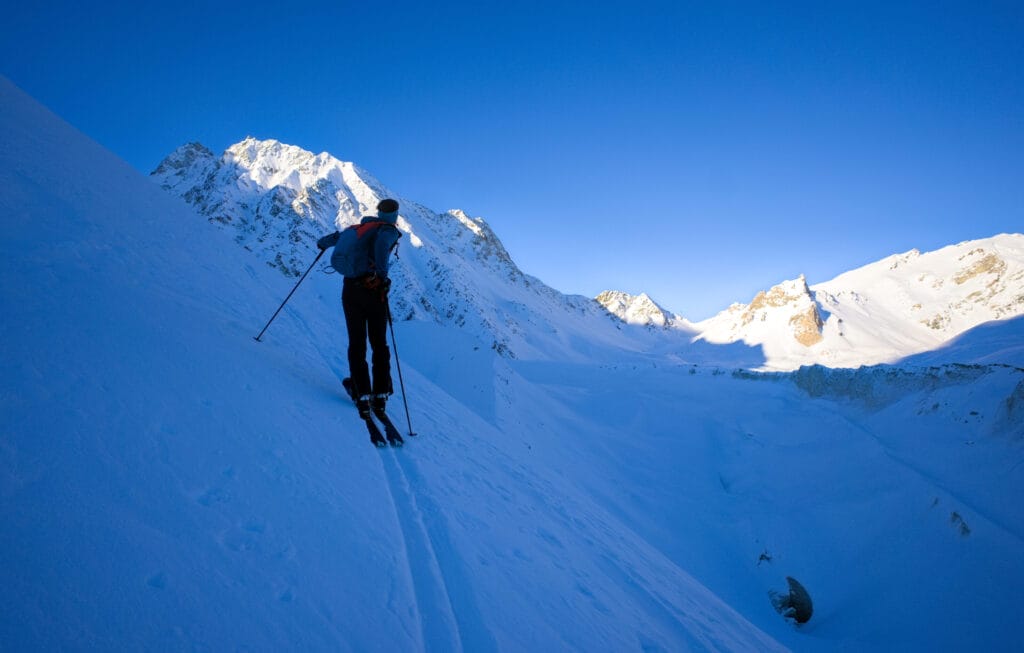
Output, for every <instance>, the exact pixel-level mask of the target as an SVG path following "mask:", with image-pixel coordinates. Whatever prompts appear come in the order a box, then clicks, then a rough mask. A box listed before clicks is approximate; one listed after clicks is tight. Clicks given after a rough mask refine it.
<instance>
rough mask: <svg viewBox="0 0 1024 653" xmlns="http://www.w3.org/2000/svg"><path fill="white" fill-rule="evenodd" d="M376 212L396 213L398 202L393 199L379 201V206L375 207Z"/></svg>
mask: <svg viewBox="0 0 1024 653" xmlns="http://www.w3.org/2000/svg"><path fill="white" fill-rule="evenodd" d="M377 211H378V212H380V213H398V202H396V201H395V200H393V199H386V200H381V201H380V204H378V205H377Z"/></svg>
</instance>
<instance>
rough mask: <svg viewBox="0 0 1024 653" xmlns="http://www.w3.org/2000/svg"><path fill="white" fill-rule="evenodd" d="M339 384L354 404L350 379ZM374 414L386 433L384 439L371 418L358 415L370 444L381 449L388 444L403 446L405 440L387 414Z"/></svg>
mask: <svg viewBox="0 0 1024 653" xmlns="http://www.w3.org/2000/svg"><path fill="white" fill-rule="evenodd" d="M341 384H342V385H343V386H344V387H345V392H346V393H348V396H349V398H350V399H352V401H353V402H355V397H353V396H352V379H349V378H345V379H342V380H341ZM374 414H375V415H377V419H379V420H380V422H381V424H383V425H384V432H385V433H387V438H386V439H385V437H384V435H383V434H382V433H381V432H380V427H378V426H377V424H376V422H374V421H373V417H371V416H370V415H367V416H366V417H363V416H362V415H360V417H362V419H363V421H364V422H366V430H367V431H369V432H370V442H372V443H373V445H374V446H375V447H378V448H383V447H386V446H388V445H389V444H390V445H391V446H392V447H400V446H402V445H403V444H405V440H404V439H402V434H401V433H399V432H398V429H397V428H395V425H394V423H393V422H392V421H391V419H390V418H389V417H388V416H387V414H385V413H384V411H374Z"/></svg>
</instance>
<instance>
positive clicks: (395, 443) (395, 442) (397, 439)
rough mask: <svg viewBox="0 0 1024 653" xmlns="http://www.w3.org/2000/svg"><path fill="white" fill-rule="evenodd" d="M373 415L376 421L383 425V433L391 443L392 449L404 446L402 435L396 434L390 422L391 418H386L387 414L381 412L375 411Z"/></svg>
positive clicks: (395, 429) (396, 431)
mask: <svg viewBox="0 0 1024 653" xmlns="http://www.w3.org/2000/svg"><path fill="white" fill-rule="evenodd" d="M373 414H374V415H376V416H377V419H379V420H380V423H381V424H383V425H384V432H385V433H387V435H388V442H390V443H391V446H392V447H400V446H402V445H403V444H405V440H404V439H402V434H401V433H399V432H398V429H397V428H395V424H394V422H392V421H391V418H390V417H388V414H387V413H385V412H384V411H383V410H375V411H373Z"/></svg>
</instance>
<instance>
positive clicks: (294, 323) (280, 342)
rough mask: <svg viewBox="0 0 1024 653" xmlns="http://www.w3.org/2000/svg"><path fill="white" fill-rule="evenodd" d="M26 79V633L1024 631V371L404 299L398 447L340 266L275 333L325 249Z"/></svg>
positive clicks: (527, 645)
mask: <svg viewBox="0 0 1024 653" xmlns="http://www.w3.org/2000/svg"><path fill="white" fill-rule="evenodd" d="M0 96H2V100H3V101H2V103H0V107H2V109H0V111H2V113H0V118H2V119H0V139H2V142H3V143H4V144H5V146H4V148H2V149H0V193H2V194H0V209H2V211H3V216H4V219H3V232H2V235H3V239H2V244H0V247H2V248H3V250H2V256H0V261H2V263H0V266H2V267H0V271H2V274H0V284H2V285H0V287H2V290H3V297H4V304H5V315H4V320H3V322H2V330H0V338H2V341H3V343H4V346H3V349H2V350H0V363H2V365H3V370H4V373H3V375H2V377H0V378H2V380H3V385H2V392H0V401H2V407H3V413H2V415H3V422H2V432H0V434H2V435H0V524H2V535H3V537H2V538H0V556H2V559H3V560H4V564H3V565H2V566H0V586H2V587H3V588H4V591H3V592H2V594H0V596H2V598H0V615H2V616H0V649H3V650H39V649H97V648H99V649H108V650H109V649H117V650H140V649H149V650H151V649H183V648H189V649H209V650H229V649H254V650H285V649H287V650H395V651H410V650H438V651H441V650H444V651H447V650H466V651H486V650H524V651H525V650H529V651H538V650H540V651H549V650H586V651H595V650H602V651H605V650H607V651H628V650H647V651H657V650H665V651H677V650H705V649H706V650H737V651H751V650H758V651H761V650H775V649H780V648H792V649H796V650H812V651H813V650H874V649H880V650H886V649H889V650H908V649H912V650H940V649H942V650H966V649H976V650H1012V649H1013V648H1014V647H1015V646H1016V645H1017V644H1018V643H1019V641H1020V628H1019V626H1018V625H1017V616H1018V614H1019V610H1020V607H1021V591H1020V588H1021V587H1024V539H1022V538H1024V515H1022V509H1021V507H1020V502H1019V497H1020V496H1022V494H1021V493H1022V491H1024V464H1022V462H1024V455H1022V442H1024V431H1022V426H1021V425H1022V424H1024V418H1022V417H1024V416H1022V414H1021V413H1022V411H1024V374H1022V372H1021V370H1019V369H1016V368H1012V367H1008V366H1002V365H988V366H982V365H976V366H965V365H959V366H957V365H949V366H944V367H937V368H934V369H929V368H907V369H902V368H895V367H880V368H871V369H865V370H860V371H849V370H826V369H824V368H807V369H805V370H801V371H800V372H798V373H795V374H775V375H761V374H753V373H749V372H741V371H735V372H730V371H727V370H722V369H719V368H716V367H707V366H702V367H695V366H692V365H681V364H679V363H675V362H673V361H674V360H675V359H673V358H672V357H671V356H668V355H665V354H664V353H661V354H659V353H656V352H652V353H651V354H650V355H647V356H644V355H640V354H638V353H636V352H629V351H625V350H622V349H615V348H612V347H610V346H609V345H608V344H601V343H600V342H598V343H596V344H592V345H590V346H589V358H585V357H581V356H580V355H579V352H578V351H577V352H573V353H569V354H566V355H564V356H561V357H560V356H559V355H558V352H549V353H548V355H547V356H544V357H537V358H532V359H527V358H526V357H522V358H519V359H510V358H508V357H504V356H501V355H499V354H498V353H497V352H496V350H495V349H493V348H492V347H491V342H490V341H483V340H480V339H478V338H477V337H476V335H475V332H474V331H473V330H471V329H468V328H459V327H458V326H456V325H441V324H436V323H431V322H425V321H414V322H399V323H396V332H397V337H398V341H399V348H400V349H399V353H400V354H401V356H402V363H403V372H404V375H405V381H406V384H407V386H408V388H409V408H410V412H411V415H412V420H413V427H414V428H415V429H416V430H417V431H418V432H419V433H420V435H419V436H418V437H416V438H409V443H408V445H407V446H406V448H405V449H404V450H398V451H393V450H385V451H377V450H375V449H374V448H372V447H371V446H370V444H369V442H368V438H367V436H366V434H365V432H364V431H363V429H362V427H361V424H360V423H359V421H358V419H357V418H356V415H355V412H354V410H353V409H352V408H351V406H350V405H349V404H348V402H346V401H344V400H343V399H342V397H341V390H340V383H339V380H338V379H339V377H340V376H341V375H342V373H343V370H344V364H343V354H342V348H343V347H344V335H343V333H342V329H341V326H340V323H341V316H340V308H339V306H338V281H337V278H336V277H330V276H326V275H319V274H314V275H311V276H310V278H309V279H308V280H307V282H306V283H305V284H304V285H303V286H302V287H301V288H300V289H299V291H298V292H297V293H296V294H295V296H294V297H293V299H292V302H291V303H290V304H289V307H288V308H287V309H285V311H283V312H282V314H281V316H280V317H279V318H278V321H277V322H275V323H274V324H273V326H272V327H271V328H270V330H269V331H268V333H267V335H266V337H265V342H263V343H256V342H255V341H254V340H253V339H252V336H253V335H254V334H255V333H256V332H257V331H258V330H259V328H260V327H262V325H263V323H264V322H265V320H266V319H267V318H268V317H269V315H270V313H271V312H272V311H273V310H274V308H276V305H277V302H278V301H280V299H282V298H283V296H284V295H285V294H286V293H287V291H288V290H289V289H290V282H289V281H287V280H285V279H283V278H282V277H281V275H280V274H279V273H278V272H277V271H276V270H274V269H271V268H269V267H267V266H266V265H264V263H263V262H262V261H261V260H259V259H258V258H256V257H255V256H253V255H252V254H250V253H248V252H246V251H245V250H244V249H242V248H239V247H238V246H237V245H236V244H235V243H234V242H233V240H232V239H230V238H229V237H228V236H227V235H225V234H224V233H222V232H220V231H218V230H216V229H211V228H210V227H209V226H208V225H207V224H206V222H205V220H204V219H203V218H201V217H199V216H197V215H195V214H194V213H191V212H190V211H189V210H188V209H186V208H185V207H184V206H183V205H181V203H180V202H178V201H177V200H174V199H171V198H170V197H168V196H167V195H166V194H164V193H163V192H162V191H161V190H160V189H159V188H156V187H155V186H154V185H153V184H152V183H150V182H149V181H148V180H146V179H144V178H142V177H141V176H140V175H138V174H137V173H135V172H134V171H133V170H132V169H131V168H129V167H128V166H127V165H126V164H124V163H123V162H121V161H119V160H117V159H116V158H115V157H114V156H113V155H111V154H110V153H108V152H106V151H105V150H103V149H102V148H101V147H99V146H98V145H96V144H95V143H93V142H92V141H89V140H88V139H87V138H85V137H83V136H82V135H80V134H78V133H77V132H75V131H74V130H73V129H72V128H70V127H69V126H67V125H66V124H64V123H63V122H61V121H59V119H57V118H56V117H54V116H53V115H52V114H49V113H48V112H46V111H45V110H44V109H42V108H41V107H39V106H38V105H37V104H35V103H34V102H33V101H31V100H30V99H28V98H26V97H25V96H24V95H22V94H21V93H20V92H19V91H17V89H15V88H13V87H12V86H10V84H9V83H8V82H6V80H3V81H0ZM407 256H414V254H407ZM641 330H644V331H645V329H642V328H641ZM584 344H585V343H581V344H580V346H581V347H582V346H584ZM709 347H710V345H709ZM393 408H394V410H392V412H393V414H394V415H395V416H396V417H397V416H401V415H402V412H401V409H400V407H399V405H397V402H396V405H394V406H393ZM398 421H400V422H401V421H404V420H401V419H399V420H398ZM786 575H792V576H794V577H796V578H797V579H798V580H800V581H801V582H802V583H803V584H804V585H805V586H806V587H807V588H808V590H809V591H810V592H811V595H812V597H813V598H814V601H815V609H816V612H815V615H814V618H813V619H812V620H811V622H810V623H808V624H807V625H805V626H804V627H802V628H800V629H796V628H793V627H792V626H790V625H789V624H787V623H785V622H784V621H783V620H782V619H781V618H780V617H779V616H778V615H777V614H776V613H775V612H774V611H773V610H772V608H771V606H770V604H769V601H768V597H767V592H768V591H769V590H770V589H777V590H778V589H782V588H783V587H784V586H785V581H784V577H785V576H786Z"/></svg>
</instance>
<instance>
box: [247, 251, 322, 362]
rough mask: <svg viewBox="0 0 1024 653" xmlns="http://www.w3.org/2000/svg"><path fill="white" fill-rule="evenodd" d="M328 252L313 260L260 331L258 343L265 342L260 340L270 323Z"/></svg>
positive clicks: (257, 338) (318, 255)
mask: <svg viewBox="0 0 1024 653" xmlns="http://www.w3.org/2000/svg"><path fill="white" fill-rule="evenodd" d="M326 251H327V250H326V249H322V250H320V253H319V254H317V255H316V258H315V259H313V262H312V263H311V264H310V265H309V269H307V270H306V272H305V273H304V274H303V275H302V277H301V278H300V279H299V280H298V282H296V284H295V287H294V288H292V291H291V292H290V293H288V296H287V297H285V298H284V301H283V302H281V305H280V306H278V307H277V310H276V311H274V314H273V315H272V316H271V317H270V321H268V322H267V326H265V327H263V330H262V331H260V335H258V336H256V338H255V340H256V342H263V341H262V340H260V338H262V337H263V334H264V333H266V332H267V327H269V326H270V322H273V321H274V318H276V317H277V314H278V313H280V312H281V309H282V308H284V305H285V304H287V303H288V300H289V299H291V298H292V295H293V294H294V293H295V291H296V290H298V288H299V284H300V283H302V280H303V279H305V278H306V275H307V274H309V273H310V271H311V270H312V269H313V266H314V265H316V262H317V261H319V260H320V257H321V256H323V255H324V252H326Z"/></svg>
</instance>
